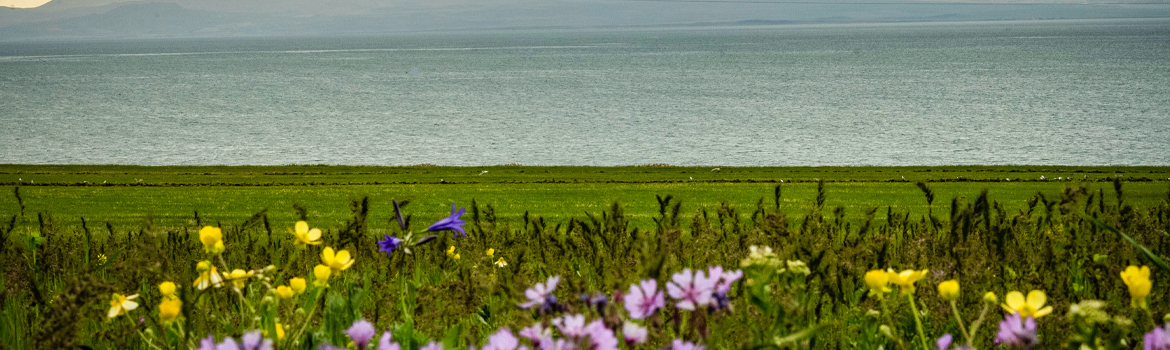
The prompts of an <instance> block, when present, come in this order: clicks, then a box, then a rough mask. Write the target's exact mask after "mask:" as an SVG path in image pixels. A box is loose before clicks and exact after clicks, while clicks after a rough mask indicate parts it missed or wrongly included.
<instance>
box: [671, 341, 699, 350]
mask: <svg viewBox="0 0 1170 350" xmlns="http://www.w3.org/2000/svg"><path fill="white" fill-rule="evenodd" d="M706 349H707V347H706V346H702V345H695V343H692V342H689V341H682V339H675V340H674V342H673V343H671V344H670V350H706Z"/></svg>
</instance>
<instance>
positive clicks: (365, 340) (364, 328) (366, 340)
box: [345, 319, 377, 350]
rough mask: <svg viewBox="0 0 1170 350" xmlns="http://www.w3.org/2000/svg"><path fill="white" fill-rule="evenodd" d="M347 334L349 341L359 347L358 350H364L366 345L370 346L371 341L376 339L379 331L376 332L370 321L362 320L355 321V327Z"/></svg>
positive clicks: (348, 330)
mask: <svg viewBox="0 0 1170 350" xmlns="http://www.w3.org/2000/svg"><path fill="white" fill-rule="evenodd" d="M345 334H347V335H349V339H350V340H353V344H354V345H355V346H357V348H358V350H363V349H365V348H366V345H369V344H370V339H374V335H375V334H377V331H375V330H374V325H373V324H371V323H370V321H366V320H365V319H360V320H357V321H354V322H353V325H352V326H350V327H349V329H347V330H345Z"/></svg>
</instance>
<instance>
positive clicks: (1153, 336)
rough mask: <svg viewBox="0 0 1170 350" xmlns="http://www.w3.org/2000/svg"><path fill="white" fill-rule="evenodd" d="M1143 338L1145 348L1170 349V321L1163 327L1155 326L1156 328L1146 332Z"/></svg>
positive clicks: (1151, 349)
mask: <svg viewBox="0 0 1170 350" xmlns="http://www.w3.org/2000/svg"><path fill="white" fill-rule="evenodd" d="M1143 340H1144V342H1142V349H1144V350H1170V323H1167V324H1166V325H1165V326H1162V327H1161V328H1159V327H1154V330H1152V331H1150V332H1149V333H1146V336H1145V339H1143Z"/></svg>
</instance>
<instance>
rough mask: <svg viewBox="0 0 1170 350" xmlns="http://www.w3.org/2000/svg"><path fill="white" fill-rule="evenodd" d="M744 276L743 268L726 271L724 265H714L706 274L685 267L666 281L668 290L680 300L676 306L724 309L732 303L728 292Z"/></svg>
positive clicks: (671, 295)
mask: <svg viewBox="0 0 1170 350" xmlns="http://www.w3.org/2000/svg"><path fill="white" fill-rule="evenodd" d="M742 277H743V271H742V270H735V271H728V272H724V271H723V267H722V266H712V267H710V268H708V269H707V273H705V274H704V273H703V271H693V272H692V271H691V269H684V270H683V271H682V272H679V273H676V274H674V275H672V276H671V282H667V283H666V292H667V293H668V294H670V297H671V298H674V299H676V300H678V302H677V303H675V304H674V306H676V307H678V308H680V309H683V310H692V311H693V310H695V308H697V307H701V306H712V307H714V308H717V309H723V308H727V307H728V306H729V305H730V303H729V300H728V299H727V292H728V291H730V290H731V285H732V284H733V283H735V281H738V280H739V279H740V278H742Z"/></svg>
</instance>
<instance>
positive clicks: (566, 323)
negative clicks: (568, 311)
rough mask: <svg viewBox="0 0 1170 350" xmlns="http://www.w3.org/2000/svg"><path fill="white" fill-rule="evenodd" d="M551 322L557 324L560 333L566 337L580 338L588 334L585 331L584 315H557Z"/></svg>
mask: <svg viewBox="0 0 1170 350" xmlns="http://www.w3.org/2000/svg"><path fill="white" fill-rule="evenodd" d="M552 324H553V325H554V326H557V329H558V330H560V331H561V334H564V335H565V336H566V337H570V338H580V337H584V336H586V335H589V333H588V332H586V331H585V315H582V314H576V315H565V316H562V317H557V318H554V319H553V320H552Z"/></svg>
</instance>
